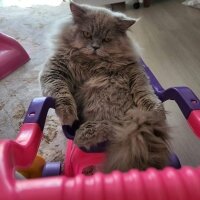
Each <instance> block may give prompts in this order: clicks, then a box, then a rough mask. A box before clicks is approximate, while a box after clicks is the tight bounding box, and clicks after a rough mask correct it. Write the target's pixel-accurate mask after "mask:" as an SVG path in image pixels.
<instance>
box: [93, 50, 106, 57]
mask: <svg viewBox="0 0 200 200" xmlns="http://www.w3.org/2000/svg"><path fill="white" fill-rule="evenodd" d="M96 54H97V55H98V56H100V57H108V56H109V54H108V53H107V52H105V51H102V50H101V49H98V50H96Z"/></svg>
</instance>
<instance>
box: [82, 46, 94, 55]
mask: <svg viewBox="0 0 200 200" xmlns="http://www.w3.org/2000/svg"><path fill="white" fill-rule="evenodd" d="M80 52H81V53H83V54H87V55H91V54H93V53H94V49H93V48H89V47H86V48H82V49H80Z"/></svg>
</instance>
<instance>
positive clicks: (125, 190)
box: [0, 65, 200, 200]
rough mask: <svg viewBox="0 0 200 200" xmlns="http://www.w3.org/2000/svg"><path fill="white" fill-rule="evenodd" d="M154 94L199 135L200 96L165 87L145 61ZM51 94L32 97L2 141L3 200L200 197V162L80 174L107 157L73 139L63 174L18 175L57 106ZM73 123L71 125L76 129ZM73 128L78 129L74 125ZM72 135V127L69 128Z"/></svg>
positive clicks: (184, 199) (0, 183) (31, 157)
mask: <svg viewBox="0 0 200 200" xmlns="http://www.w3.org/2000/svg"><path fill="white" fill-rule="evenodd" d="M144 69H145V70H146V72H147V74H148V75H149V78H150V80H151V83H152V86H153V88H154V91H155V93H156V94H157V95H158V97H159V98H160V99H161V100H162V101H166V100H168V99H171V100H175V101H176V102H177V104H178V106H179V107H180V109H181V111H182V112H183V115H184V116H185V117H186V119H189V120H188V123H189V124H190V125H191V127H192V128H193V130H194V132H195V133H196V135H197V136H200V134H199V133H200V131H199V124H200V121H199V119H200V112H199V111H200V101H199V99H198V98H197V97H196V96H195V95H194V93H193V92H192V91H191V90H190V89H189V88H186V87H175V88H169V89H167V90H164V89H163V88H162V87H161V86H160V84H159V82H158V81H157V79H156V78H155V77H154V75H153V74H152V72H151V71H150V70H149V68H148V67H147V66H146V65H144ZM54 107H55V102H54V100H53V99H52V98H51V97H47V98H45V97H42V98H36V99H34V100H33V101H32V102H31V104H30V106H29V109H28V111H27V114H26V117H25V120H24V123H23V125H22V127H21V129H20V131H19V134H18V136H17V138H16V139H15V140H1V141H0V188H1V190H0V200H11V199H12V200H35V199H48V200H55V199H56V200H81V199H82V200H84V199H87V200H92V199H97V200H111V199H115V200H132V199H134V200H158V199H159V200H160V199H162V200H188V199H190V200H199V199H200V190H199V188H200V167H198V168H192V167H186V166H185V167H182V168H181V169H175V168H172V167H166V168H165V169H163V170H156V169H153V168H149V169H148V170H146V171H139V170H134V169H133V170H130V171H129V172H126V173H121V172H119V171H114V172H112V173H111V174H108V175H105V174H102V173H99V172H97V173H95V174H94V175H91V176H85V175H83V174H81V173H82V172H83V169H84V168H85V167H87V166H90V165H96V164H99V163H100V162H102V160H103V159H104V154H103V153H97V152H95V153H86V152H84V151H82V150H80V149H79V148H78V147H76V146H75V145H74V143H73V141H72V140H69V142H68V147H67V152H66V160H65V163H64V174H62V175H60V176H54V177H46V178H37V179H29V180H16V179H15V178H14V170H15V168H18V167H27V166H29V165H30V164H31V163H32V162H33V160H34V158H35V156H36V154H37V150H38V146H39V144H40V141H41V138H42V131H43V128H44V124H45V118H46V115H47V112H48V109H49V108H54ZM73 128H74V127H72V129H73ZM74 129H75V128H74ZM65 134H66V135H67V136H68V137H70V138H71V139H73V137H74V135H73V134H74V133H73V131H72V132H71V133H70V131H68V132H65Z"/></svg>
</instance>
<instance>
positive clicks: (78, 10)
mask: <svg viewBox="0 0 200 200" xmlns="http://www.w3.org/2000/svg"><path fill="white" fill-rule="evenodd" d="M70 10H71V12H72V15H73V17H74V20H75V21H80V20H81V19H83V18H84V16H85V14H86V10H85V9H84V8H83V7H82V6H80V5H78V4H76V3H74V2H73V1H70Z"/></svg>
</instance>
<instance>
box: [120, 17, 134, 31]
mask: <svg viewBox="0 0 200 200" xmlns="http://www.w3.org/2000/svg"><path fill="white" fill-rule="evenodd" d="M136 21H137V20H136V19H133V18H129V17H126V18H124V17H120V18H118V23H117V26H118V28H119V29H120V30H121V31H126V30H127V29H128V28H129V27H131V26H132V25H133V24H135V22H136Z"/></svg>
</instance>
